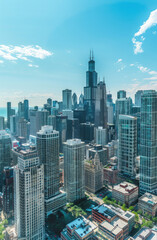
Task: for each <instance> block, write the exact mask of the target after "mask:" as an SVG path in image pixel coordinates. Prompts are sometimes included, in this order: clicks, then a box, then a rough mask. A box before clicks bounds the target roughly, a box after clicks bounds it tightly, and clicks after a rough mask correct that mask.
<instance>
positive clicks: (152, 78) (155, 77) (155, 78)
mask: <svg viewBox="0 0 157 240" xmlns="http://www.w3.org/2000/svg"><path fill="white" fill-rule="evenodd" d="M144 79H145V80H157V76H153V77H150V78H144Z"/></svg>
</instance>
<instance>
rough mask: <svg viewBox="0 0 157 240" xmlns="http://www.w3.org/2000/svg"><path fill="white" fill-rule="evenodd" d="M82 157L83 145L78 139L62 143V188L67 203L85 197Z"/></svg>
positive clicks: (83, 152) (83, 155) (83, 154)
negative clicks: (65, 194)
mask: <svg viewBox="0 0 157 240" xmlns="http://www.w3.org/2000/svg"><path fill="white" fill-rule="evenodd" d="M84 157H85V144H84V142H81V140H80V139H70V140H67V141H66V142H65V143H64V188H65V191H66V193H67V201H68V202H74V201H75V200H79V199H81V198H84V196H85V193H84V192H85V179H84V178H85V176H84Z"/></svg>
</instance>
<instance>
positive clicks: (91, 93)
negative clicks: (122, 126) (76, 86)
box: [84, 51, 97, 123]
mask: <svg viewBox="0 0 157 240" xmlns="http://www.w3.org/2000/svg"><path fill="white" fill-rule="evenodd" d="M96 89H97V72H96V71H95V61H94V56H93V51H92V52H90V59H89V62H88V71H87V72H86V87H84V106H85V110H86V121H87V122H92V123H94V116H95V100H96Z"/></svg>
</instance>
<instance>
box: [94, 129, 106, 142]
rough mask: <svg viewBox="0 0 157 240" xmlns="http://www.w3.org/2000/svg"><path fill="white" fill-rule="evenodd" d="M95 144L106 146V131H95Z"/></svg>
mask: <svg viewBox="0 0 157 240" xmlns="http://www.w3.org/2000/svg"><path fill="white" fill-rule="evenodd" d="M95 142H96V144H99V145H102V146H105V145H106V144H107V129H106V128H103V127H100V126H99V127H98V128H96V129H95Z"/></svg>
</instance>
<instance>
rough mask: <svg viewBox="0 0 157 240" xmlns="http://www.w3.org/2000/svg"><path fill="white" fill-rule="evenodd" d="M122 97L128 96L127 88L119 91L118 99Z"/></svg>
mask: <svg viewBox="0 0 157 240" xmlns="http://www.w3.org/2000/svg"><path fill="white" fill-rule="evenodd" d="M121 98H126V91H125V90H119V91H118V92H117V99H121Z"/></svg>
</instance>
